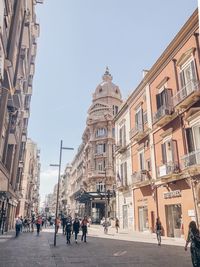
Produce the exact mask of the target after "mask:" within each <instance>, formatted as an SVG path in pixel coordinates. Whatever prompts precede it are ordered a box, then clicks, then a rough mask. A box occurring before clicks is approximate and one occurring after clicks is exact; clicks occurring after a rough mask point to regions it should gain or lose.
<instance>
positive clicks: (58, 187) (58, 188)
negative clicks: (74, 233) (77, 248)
mask: <svg viewBox="0 0 200 267" xmlns="http://www.w3.org/2000/svg"><path fill="white" fill-rule="evenodd" d="M61 160H62V140H61V141H60V158H59V166H58V167H59V170H58V186H57V200H56V218H55V232H54V247H55V246H56V230H57V227H56V226H57V225H56V224H57V217H58V200H59V190H60V171H61Z"/></svg>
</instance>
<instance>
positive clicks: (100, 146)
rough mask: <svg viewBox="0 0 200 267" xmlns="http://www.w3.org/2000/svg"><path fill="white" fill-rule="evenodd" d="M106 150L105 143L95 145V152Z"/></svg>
mask: <svg viewBox="0 0 200 267" xmlns="http://www.w3.org/2000/svg"><path fill="white" fill-rule="evenodd" d="M105 152H106V144H98V145H97V146H96V153H97V154H102V153H105Z"/></svg>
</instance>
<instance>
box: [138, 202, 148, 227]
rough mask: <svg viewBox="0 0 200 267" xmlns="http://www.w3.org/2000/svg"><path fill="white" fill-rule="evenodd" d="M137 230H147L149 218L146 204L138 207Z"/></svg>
mask: <svg viewBox="0 0 200 267" xmlns="http://www.w3.org/2000/svg"><path fill="white" fill-rule="evenodd" d="M138 213H139V231H141V232H143V231H148V230H149V220H148V208H147V206H143V207H139V208H138Z"/></svg>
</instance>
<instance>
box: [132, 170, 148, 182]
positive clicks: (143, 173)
mask: <svg viewBox="0 0 200 267" xmlns="http://www.w3.org/2000/svg"><path fill="white" fill-rule="evenodd" d="M131 178H132V184H133V185H135V184H139V185H141V184H142V185H146V184H149V181H150V176H149V173H148V171H147V170H140V171H138V172H134V173H133V174H132V175H131Z"/></svg>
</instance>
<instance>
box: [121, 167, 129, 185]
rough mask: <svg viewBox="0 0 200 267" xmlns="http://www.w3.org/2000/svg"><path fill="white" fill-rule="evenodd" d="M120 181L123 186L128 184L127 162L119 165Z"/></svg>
mask: <svg viewBox="0 0 200 267" xmlns="http://www.w3.org/2000/svg"><path fill="white" fill-rule="evenodd" d="M120 176H121V177H120V180H121V182H122V184H123V185H124V186H127V184H128V177H127V162H124V163H121V164H120Z"/></svg>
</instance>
